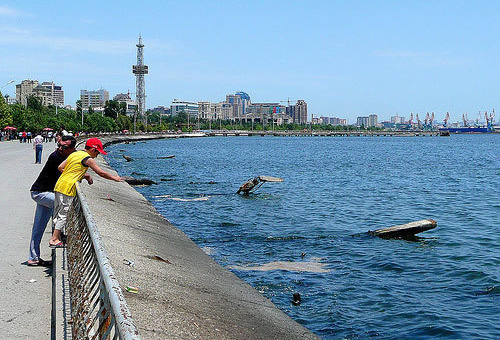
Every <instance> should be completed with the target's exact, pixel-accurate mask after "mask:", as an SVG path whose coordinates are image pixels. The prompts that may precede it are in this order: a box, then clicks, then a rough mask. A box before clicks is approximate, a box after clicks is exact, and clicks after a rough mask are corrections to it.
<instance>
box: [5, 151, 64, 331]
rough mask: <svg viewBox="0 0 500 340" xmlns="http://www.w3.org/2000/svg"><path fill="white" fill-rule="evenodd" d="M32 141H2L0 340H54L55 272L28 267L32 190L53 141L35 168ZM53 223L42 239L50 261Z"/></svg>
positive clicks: (43, 252)
mask: <svg viewBox="0 0 500 340" xmlns="http://www.w3.org/2000/svg"><path fill="white" fill-rule="evenodd" d="M32 148H33V144H31V143H25V144H24V143H23V144H21V143H19V142H18V141H10V142H5V141H4V142H0V180H1V184H0V220H1V228H2V233H1V235H0V287H1V289H2V292H1V293H0V338H1V339H31V338H38V339H50V320H51V318H50V313H51V290H52V281H51V276H50V270H49V269H47V268H43V267H28V266H26V261H27V260H28V253H29V242H30V238H31V227H32V225H33V216H34V214H35V206H36V204H35V202H34V201H33V200H32V199H31V197H30V194H29V189H30V188H31V185H32V184H33V182H34V181H35V179H36V178H37V176H38V173H39V172H40V171H41V169H42V166H43V164H45V161H46V160H47V157H48V155H49V154H50V153H51V152H52V151H54V150H55V144H54V143H48V144H44V149H43V157H42V164H35V151H34V150H33V149H32ZM50 223H51V222H49V225H48V226H47V230H46V233H45V235H44V237H43V239H42V244H41V252H42V254H41V255H42V258H43V259H46V260H50V255H51V251H50V249H49V247H48V242H49V237H50V230H51V227H50Z"/></svg>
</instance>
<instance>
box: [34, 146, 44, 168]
mask: <svg viewBox="0 0 500 340" xmlns="http://www.w3.org/2000/svg"><path fill="white" fill-rule="evenodd" d="M42 150H43V145H37V146H35V163H39V164H41V163H42Z"/></svg>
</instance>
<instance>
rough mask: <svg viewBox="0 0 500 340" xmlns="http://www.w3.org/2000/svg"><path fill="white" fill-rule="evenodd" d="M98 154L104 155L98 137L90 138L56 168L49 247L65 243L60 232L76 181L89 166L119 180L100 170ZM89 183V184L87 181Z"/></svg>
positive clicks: (57, 246) (72, 197)
mask: <svg viewBox="0 0 500 340" xmlns="http://www.w3.org/2000/svg"><path fill="white" fill-rule="evenodd" d="M99 154H103V155H106V152H105V151H104V149H103V147H102V142H101V141H100V140H99V139H98V138H90V139H89V140H87V142H86V143H85V151H76V152H74V153H72V154H71V155H70V156H68V158H67V159H66V160H65V161H64V162H62V163H61V164H60V165H59V166H58V169H59V171H61V172H62V174H61V177H59V179H58V180H57V183H56V186H55V187H54V194H55V208H54V216H53V218H52V220H53V221H54V232H53V233H52V237H51V238H50V240H49V246H50V247H51V248H63V247H65V244H64V243H63V241H62V240H61V236H62V232H63V230H64V228H65V226H66V220H67V217H68V212H69V208H70V206H71V202H72V201H73V199H74V197H75V196H76V182H78V181H80V180H81V179H82V178H83V176H84V175H85V173H86V172H87V170H88V168H91V169H92V170H94V171H95V173H96V174H98V175H99V176H101V177H103V178H106V179H109V180H113V181H115V182H121V181H122V179H121V177H120V176H114V175H112V174H110V173H108V172H106V171H104V170H102V169H101V168H100V167H99V165H97V162H96V161H95V160H94V158H96V157H97V156H98V155H99ZM89 184H91V183H90V182H89Z"/></svg>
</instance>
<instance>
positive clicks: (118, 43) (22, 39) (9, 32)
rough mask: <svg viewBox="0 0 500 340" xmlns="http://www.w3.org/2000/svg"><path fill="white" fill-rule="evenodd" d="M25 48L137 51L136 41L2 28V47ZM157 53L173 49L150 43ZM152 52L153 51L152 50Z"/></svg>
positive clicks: (100, 52) (107, 53)
mask: <svg viewBox="0 0 500 340" xmlns="http://www.w3.org/2000/svg"><path fill="white" fill-rule="evenodd" d="M2 45H5V46H9V47H12V46H21V47H23V46H25V47H26V48H29V49H33V48H34V47H41V48H43V50H45V51H47V50H55V51H69V52H75V51H76V52H92V53H98V54H103V55H109V54H130V53H134V52H135V50H136V47H135V45H136V41H135V39H133V38H131V39H128V40H116V39H115V40H112V39H111V40H109V39H106V40H99V39H87V38H73V37H61V36H50V35H43V34H41V33H40V32H37V31H33V30H28V29H18V28H12V27H6V26H4V27H0V46H2ZM148 45H150V46H151V47H152V48H153V47H154V50H155V51H156V52H160V53H161V52H166V53H168V54H171V53H173V50H174V49H173V47H172V46H171V45H170V44H165V43H162V42H159V41H152V42H150V43H148ZM150 51H151V50H150Z"/></svg>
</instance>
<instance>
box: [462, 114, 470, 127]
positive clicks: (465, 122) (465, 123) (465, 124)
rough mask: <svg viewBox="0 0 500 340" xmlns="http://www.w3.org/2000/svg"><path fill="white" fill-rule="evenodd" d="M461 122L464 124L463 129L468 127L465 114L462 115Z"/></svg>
mask: <svg viewBox="0 0 500 340" xmlns="http://www.w3.org/2000/svg"><path fill="white" fill-rule="evenodd" d="M462 121H463V122H464V127H467V126H469V123H468V122H467V113H464V114H462Z"/></svg>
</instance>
